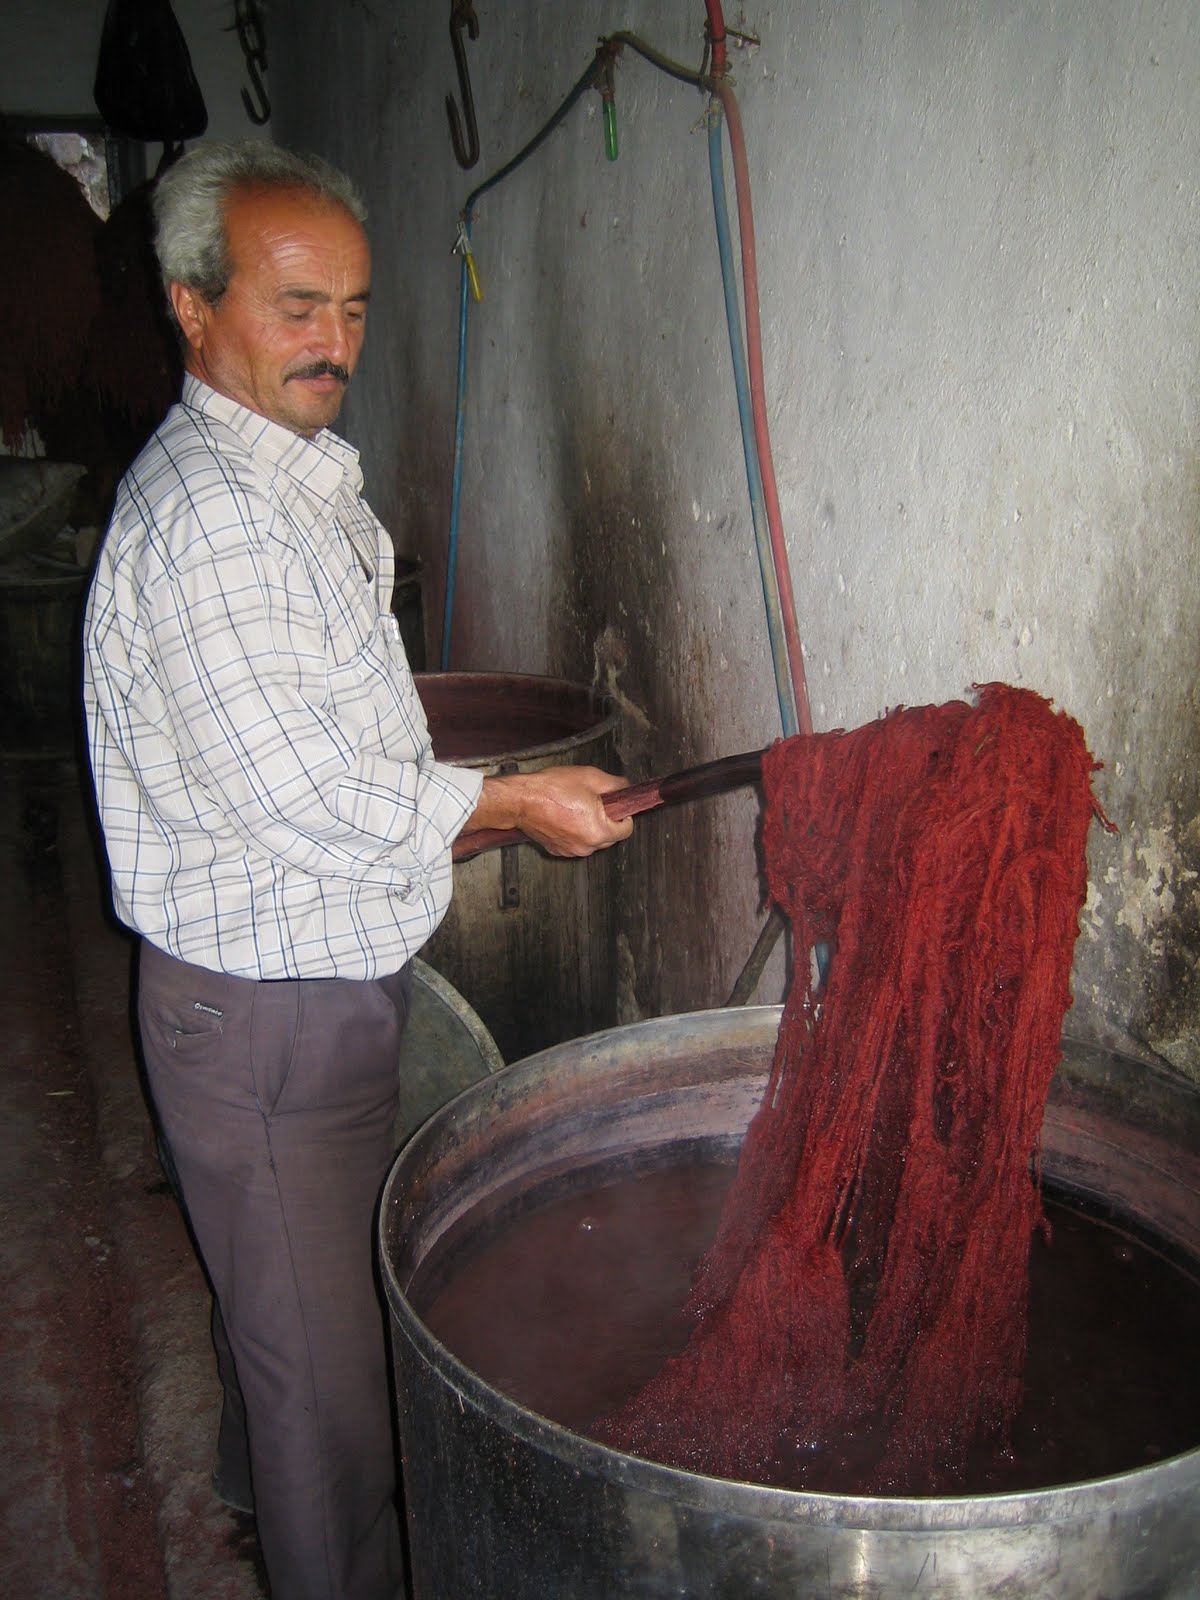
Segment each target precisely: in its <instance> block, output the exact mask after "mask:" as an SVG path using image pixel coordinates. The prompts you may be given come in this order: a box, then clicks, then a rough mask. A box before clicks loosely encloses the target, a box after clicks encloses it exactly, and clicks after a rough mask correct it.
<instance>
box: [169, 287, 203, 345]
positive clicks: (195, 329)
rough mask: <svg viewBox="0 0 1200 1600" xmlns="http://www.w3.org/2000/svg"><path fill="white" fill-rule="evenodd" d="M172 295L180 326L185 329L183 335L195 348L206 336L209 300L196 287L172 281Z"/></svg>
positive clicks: (172, 302)
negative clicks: (192, 287)
mask: <svg viewBox="0 0 1200 1600" xmlns="http://www.w3.org/2000/svg"><path fill="white" fill-rule="evenodd" d="M170 295H171V304H172V306H173V307H174V308H175V315H176V317H177V318H178V320H179V326H180V327H181V328H182V330H183V337H184V338H185V339H186V340H187V342H188V344H190V345H191V346H192V348H193V349H195V348H196V346H197V345H199V343H200V341H201V340H202V339H203V337H204V329H205V326H206V324H207V322H208V301H207V300H205V298H204V296H203V295H201V294H199V293H197V291H196V290H195V289H191V288H189V287H188V285H187V284H186V283H172V285H171V288H170Z"/></svg>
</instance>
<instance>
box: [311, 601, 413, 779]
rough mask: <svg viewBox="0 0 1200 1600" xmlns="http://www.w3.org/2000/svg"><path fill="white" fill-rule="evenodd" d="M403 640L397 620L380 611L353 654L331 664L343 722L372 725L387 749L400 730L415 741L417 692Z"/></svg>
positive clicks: (333, 702)
mask: <svg viewBox="0 0 1200 1600" xmlns="http://www.w3.org/2000/svg"><path fill="white" fill-rule="evenodd" d="M399 641H400V626H399V623H397V622H396V620H395V618H394V617H392V616H391V615H390V614H381V615H379V616H377V617H376V618H375V622H374V626H373V627H371V628H370V630H369V632H368V633H367V636H366V638H365V639H364V640H363V641H362V642H361V643H360V645H359V647H358V649H357V650H356V651H355V653H354V654H353V655H352V656H351V657H350V658H349V659H348V660H347V661H345V662H344V663H342V664H340V665H338V666H334V667H330V668H329V709H330V710H331V711H332V712H333V714H334V715H335V716H336V717H337V719H338V721H339V722H340V723H342V724H343V725H347V724H350V725H353V726H354V727H357V728H362V729H370V730H371V731H372V732H373V733H374V735H375V737H376V738H377V740H378V742H379V744H380V746H381V747H382V748H384V749H387V748H388V747H389V746H391V745H392V744H393V741H394V740H395V737H396V734H397V732H398V731H401V730H402V732H403V734H404V735H405V743H406V744H410V745H413V744H415V742H416V741H415V740H414V738H413V734H414V731H415V730H414V726H413V721H414V711H415V708H416V692H415V690H414V688H413V681H412V674H411V673H410V672H409V670H408V666H407V664H406V662H405V660H404V652H403V649H402V647H401V645H400V642H399Z"/></svg>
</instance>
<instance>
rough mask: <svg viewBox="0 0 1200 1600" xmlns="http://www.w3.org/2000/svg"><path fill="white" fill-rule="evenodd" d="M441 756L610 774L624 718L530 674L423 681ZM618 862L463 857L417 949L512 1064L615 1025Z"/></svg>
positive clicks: (479, 765) (486, 766) (517, 853)
mask: <svg viewBox="0 0 1200 1600" xmlns="http://www.w3.org/2000/svg"><path fill="white" fill-rule="evenodd" d="M416 683H417V692H418V693H419V695H420V697H421V702H422V704H423V706H424V708H425V714H426V717H427V719H428V722H429V732H430V737H431V739H432V741H433V748H434V753H435V754H436V755H437V756H438V757H439V758H440V759H442V760H444V761H451V762H454V763H455V764H456V765H459V766H464V767H472V768H474V769H475V770H477V771H479V772H482V773H483V774H484V775H485V776H495V775H496V774H498V773H504V772H534V771H536V770H537V769H538V768H539V767H546V766H557V765H564V764H583V765H590V766H599V767H604V768H606V769H611V768H612V767H613V766H614V762H615V733H616V726H617V713H616V712H615V711H614V709H613V707H612V704H611V702H610V701H609V700H608V699H607V698H606V697H605V696H603V695H601V694H599V693H598V692H597V691H596V690H594V689H590V688H588V687H587V686H586V685H584V684H578V683H570V682H567V681H565V680H563V679H559V678H541V677H537V676H534V675H531V674H526V673H515V672H510V673H491V672H431V673H418V674H417V678H416ZM612 874H613V859H612V853H611V852H610V851H600V852H598V853H597V854H596V855H594V856H591V857H589V858H588V859H587V860H585V861H561V860H554V859H552V858H551V857H549V856H546V855H543V854H542V852H541V851H539V850H535V849H533V848H532V847H531V846H529V845H512V846H509V847H508V848H506V849H504V850H499V851H496V852H495V853H494V854H491V855H487V856H479V857H477V858H476V859H475V860H473V861H464V862H460V863H459V864H458V865H457V866H456V867H455V869H454V896H453V899H452V901H451V904H450V910H449V912H448V913H447V915H446V918H445V920H444V922H443V923H442V925H441V926H440V927H439V928H438V930H437V932H436V933H435V934H434V936H433V938H432V939H431V940H430V942H429V944H428V945H427V946H426V948H425V950H424V951H423V954H424V956H425V958H426V959H427V960H428V962H429V964H430V965H431V966H432V967H434V968H436V970H437V971H438V972H441V973H442V974H444V976H445V977H446V978H448V979H449V981H450V982H451V983H452V984H453V985H454V987H455V988H456V989H458V990H459V992H460V993H461V994H462V995H464V996H465V998H466V999H467V1000H468V1001H469V1002H470V1004H471V1005H472V1006H474V1008H475V1010H476V1011H477V1012H478V1013H479V1015H480V1016H481V1017H482V1019H483V1021H484V1024H485V1025H486V1026H487V1028H488V1029H489V1031H490V1032H491V1033H492V1035H493V1037H494V1038H495V1040H496V1043H497V1045H498V1046H499V1048H500V1052H501V1054H502V1055H503V1056H504V1058H505V1059H506V1060H508V1061H514V1060H516V1059H518V1058H519V1057H521V1056H526V1055H530V1054H532V1052H534V1051H535V1050H541V1049H543V1048H544V1047H545V1046H547V1045H550V1044H557V1043H558V1042H559V1041H560V1040H563V1039H573V1038H577V1037H578V1036H580V1035H581V1034H585V1033H591V1032H593V1031H594V1030H595V1029H597V1028H604V1027H607V1026H609V1025H610V1024H611V1023H612V1022H614V1021H615V1020H616V960H615V957H614V953H613V923H612V900H613V878H612Z"/></svg>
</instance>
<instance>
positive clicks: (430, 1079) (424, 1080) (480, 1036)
mask: <svg viewBox="0 0 1200 1600" xmlns="http://www.w3.org/2000/svg"><path fill="white" fill-rule="evenodd" d="M503 1066H504V1059H503V1057H502V1056H501V1054H500V1051H499V1049H498V1048H497V1046H496V1041H495V1040H494V1039H493V1038H492V1036H491V1034H490V1033H489V1032H488V1031H487V1029H486V1028H485V1027H484V1025H483V1023H482V1022H481V1021H480V1019H479V1018H478V1016H476V1014H475V1012H474V1010H473V1009H472V1008H471V1007H470V1006H469V1005H468V1004H467V1003H466V1001H465V1000H464V999H463V997H462V995H460V994H459V992H458V990H457V989H455V988H454V987H453V985H452V984H449V983H447V982H446V980H445V978H443V977H442V975H441V974H440V973H438V972H435V971H434V970H433V968H432V967H430V966H427V965H426V963H425V962H424V961H414V962H413V963H412V990H411V993H410V995H409V1006H408V1023H407V1025H406V1026H405V1029H404V1032H403V1034H402V1035H401V1038H400V1056H399V1062H398V1067H399V1075H400V1107H399V1111H398V1114H397V1118H396V1143H397V1145H398V1146H399V1145H401V1144H403V1143H404V1141H405V1139H407V1138H408V1137H409V1135H410V1134H412V1133H414V1132H415V1131H416V1130H417V1129H418V1128H419V1127H420V1126H421V1124H422V1123H423V1122H424V1121H425V1120H426V1118H427V1117H431V1116H432V1115H433V1113H434V1112H435V1111H437V1110H439V1109H440V1108H441V1107H442V1106H444V1105H445V1104H446V1102H447V1100H453V1099H454V1097H455V1095H457V1094H461V1093H462V1091H463V1090H464V1089H468V1088H470V1086H471V1084H473V1083H478V1081H479V1079H480V1078H486V1077H487V1076H488V1074H489V1073H492V1072H499V1071H500V1069H501V1068H502V1067H503Z"/></svg>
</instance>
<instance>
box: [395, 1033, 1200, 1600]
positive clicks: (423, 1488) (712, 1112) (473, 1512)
mask: <svg viewBox="0 0 1200 1600" xmlns="http://www.w3.org/2000/svg"><path fill="white" fill-rule="evenodd" d="M778 1020H779V1011H778V1008H776V1007H756V1008H750V1009H744V1010H733V1011H711V1012H700V1013H696V1014H693V1015H689V1016H684V1017H671V1018H662V1019H659V1020H657V1021H652V1022H646V1023H639V1024H635V1025H633V1026H631V1027H627V1028H620V1029H613V1030H611V1031H609V1032H607V1033H602V1034H599V1035H597V1036H595V1037H593V1038H590V1039H583V1040H579V1041H576V1042H574V1043H571V1044H568V1045H564V1046H560V1047H558V1048H555V1049H551V1050H548V1051H545V1052H544V1053H543V1054H541V1055H539V1056H537V1057H535V1058H533V1059H531V1060H527V1061H522V1062H519V1063H518V1064H517V1065H516V1066H514V1067H510V1068H508V1069H507V1070H506V1071H504V1072H502V1073H500V1074H499V1075H497V1076H496V1077H493V1078H490V1079H488V1080H486V1081H484V1082H481V1083H479V1084H477V1085H476V1086H475V1087H474V1088H472V1089H469V1090H467V1091H466V1092H465V1093H464V1094H463V1095H461V1096H459V1097H458V1099H456V1100H454V1101H452V1102H451V1103H450V1104H449V1105H447V1106H446V1107H444V1108H443V1110H442V1111H441V1112H440V1113H438V1114H437V1115H436V1116H435V1117H433V1118H432V1119H431V1120H430V1121H429V1122H428V1123H427V1124H426V1125H425V1127H424V1128H423V1129H422V1130H421V1131H420V1132H419V1133H418V1134H417V1135H416V1136H415V1138H414V1139H413V1140H412V1141H411V1142H410V1144H409V1145H408V1147H407V1148H406V1149H405V1150H404V1151H403V1152H402V1153H401V1155H400V1157H399V1158H398V1160H397V1162H396V1165H395V1167H394V1169H393V1171H392V1174H391V1176H390V1178H389V1180H388V1184H387V1187H386V1189H385V1192H384V1201H383V1208H382V1212H381V1221H380V1229H381V1244H382V1256H383V1264H384V1276H385V1283H386V1289H387V1296H388V1301H389V1305H390V1309H391V1317H392V1339H393V1346H394V1350H395V1356H396V1373H397V1391H398V1394H399V1397H400V1398H399V1401H398V1406H399V1421H400V1434H401V1442H402V1447H403V1457H404V1489H405V1498H406V1503H407V1514H408V1524H409V1531H410V1542H411V1553H412V1569H413V1596H414V1600H444V1597H445V1596H448V1595H453V1596H454V1597H455V1600H511V1597H512V1596H514V1595H531V1596H532V1595H539V1596H542V1595H544V1596H554V1597H559V1596H563V1597H565V1596H570V1597H571V1600H618V1597H627V1596H628V1597H646V1600H651V1597H653V1600H666V1597H667V1596H680V1597H687V1600H749V1597H750V1596H760V1597H768V1600H783V1597H785V1596H786V1597H787V1600H808V1597H815V1596H820V1597H821V1600H900V1597H901V1596H903V1597H905V1600H911V1597H913V1596H916V1597H918V1600H1135V1597H1136V1600H1194V1597H1195V1596H1196V1595H1197V1594H1200V1450H1192V1451H1189V1452H1188V1453H1186V1454H1184V1455H1179V1456H1175V1457H1173V1458H1171V1459H1168V1460H1164V1461H1160V1462H1158V1463H1157V1464H1155V1465H1153V1466H1148V1467H1144V1468H1140V1469H1138V1470H1135V1471H1131V1472H1128V1473H1124V1474H1122V1475H1120V1476H1117V1477H1112V1478H1106V1479H1101V1480H1097V1481H1094V1482H1088V1483H1075V1484H1068V1485H1065V1486H1062V1487H1057V1488H1051V1489H1045V1490H1038V1491H1036V1492H1030V1493H1022V1494H1006V1495H995V1496H989V1495H979V1496H971V1497H963V1498H959V1499H949V1498H947V1499H882V1498H879V1499H870V1498H846V1497H840V1496H836V1495H819V1494H800V1493H792V1492H788V1491H785V1490H778V1489H765V1488H759V1487H755V1486H751V1485H748V1484H742V1483H730V1482H726V1481H723V1480H718V1479H712V1478H706V1477H701V1476H698V1475H695V1474H691V1473H686V1472H679V1471H676V1470H673V1469H671V1468H667V1467H661V1466H658V1465H655V1464H653V1463H649V1462H645V1461H641V1460H638V1459H635V1458H633V1457H630V1456H626V1455H623V1454H621V1453H619V1452H616V1451H612V1450H608V1449H606V1448H605V1447H603V1446H601V1445H598V1444H596V1443H594V1442H592V1441H591V1440H589V1439H585V1438H582V1437H580V1436H579V1435H577V1434H574V1433H571V1432H570V1431H568V1430H567V1429H565V1428H561V1427H558V1426H556V1425H554V1424H552V1423H550V1422H548V1421H546V1420H545V1419H543V1418H541V1417H539V1416H537V1415H535V1414H534V1413H533V1412H531V1411H528V1410H526V1409H524V1408H523V1407H521V1406H518V1405H516V1404H515V1403H514V1402H512V1401H511V1400H509V1399H508V1398H507V1397H505V1396H504V1395H502V1394H500V1393H499V1392H498V1391H497V1390H495V1389H493V1388H492V1387H490V1386H489V1385H488V1384H486V1383H484V1382H483V1381H482V1380H481V1379H480V1378H478V1377H477V1376H476V1375H475V1374H474V1373H473V1372H471V1371H470V1370H468V1369H467V1368H466V1367H464V1366H463V1365H462V1363H461V1362H459V1361H458V1360H457V1359H456V1358H455V1357H454V1356H453V1355H452V1354H451V1353H450V1352H449V1351H448V1350H446V1349H445V1348H443V1347H442V1346H441V1345H440V1344H439V1343H437V1341H435V1340H434V1339H433V1338H432V1336H431V1335H430V1334H429V1332H428V1330H427V1329H426V1328H425V1327H424V1325H423V1323H422V1322H421V1321H420V1319H419V1317H418V1316H417V1315H416V1314H415V1313H414V1311H413V1309H412V1307H411V1305H410V1304H409V1302H408V1300H407V1298H406V1290H407V1288H408V1286H409V1284H410V1282H411V1281H412V1278H413V1275H414V1273H415V1272H416V1271H417V1269H418V1268H419V1267H420V1265H421V1264H422V1262H423V1261H425V1259H426V1258H427V1257H428V1256H429V1254H430V1252H431V1251H432V1250H433V1249H434V1248H435V1247H436V1246H437V1244H438V1242H439V1240H441V1239H442V1238H443V1236H444V1235H445V1234H446V1232H447V1230H448V1229H450V1228H452V1227H454V1226H455V1225H456V1224H458V1223H461V1219H464V1218H466V1217H468V1215H469V1214H470V1213H471V1212H472V1211H473V1210H474V1209H475V1208H477V1207H478V1208H480V1209H481V1212H482V1213H484V1214H487V1213H493V1212H495V1210H496V1209H497V1208H498V1207H499V1206H501V1205H507V1204H508V1203H509V1202H511V1201H512V1200H514V1198H516V1197H519V1196H520V1195H521V1194H522V1193H524V1192H527V1191H529V1190H531V1189H534V1188H539V1187H541V1186H542V1185H543V1184H544V1183H545V1182H546V1181H547V1180H549V1179H552V1178H553V1177H554V1176H555V1175H557V1174H562V1173H567V1172H572V1171H575V1170H578V1169H580V1168H584V1167H587V1166H589V1165H596V1166H599V1167H602V1168H603V1167H611V1166H612V1164H613V1163H614V1162H617V1161H620V1160H621V1159H636V1158H637V1156H638V1154H639V1152H640V1153H649V1152H653V1151H656V1150H663V1149H665V1148H667V1147H670V1146H678V1147H679V1148H680V1149H683V1148H685V1147H687V1148H691V1149H694V1150H697V1151H699V1150H704V1149H705V1148H712V1147H726V1148H727V1147H730V1146H736V1145H737V1144H738V1143H740V1140H741V1137H742V1135H743V1133H744V1130H745V1127H746V1124H747V1122H748V1121H749V1118H750V1115H751V1113H752V1111H753V1109H754V1107H755V1106H756V1105H757V1103H758V1099H759V1097H760V1095H761V1091H762V1085H763V1081H764V1076H765V1073H766V1069H767V1066H768V1064H769V1061H770V1056H771V1052H772V1048H773V1045H774V1040H775V1034H776V1030H777V1027H778ZM1198 1152H1200V1095H1197V1093H1196V1092H1195V1090H1194V1089H1192V1088H1191V1087H1190V1086H1188V1085H1186V1084H1184V1083H1183V1082H1181V1081H1179V1080H1176V1079H1174V1078H1170V1077H1167V1076H1165V1075H1161V1074H1159V1073H1157V1072H1155V1071H1154V1070H1153V1069H1151V1068H1147V1067H1145V1066H1143V1065H1141V1064H1140V1063H1134V1062H1129V1061H1126V1060H1124V1059H1123V1058H1120V1057H1116V1056H1113V1055H1110V1054H1108V1053H1106V1052H1102V1051H1097V1050H1094V1049H1091V1048H1089V1047H1085V1046H1081V1045H1074V1044H1069V1045H1068V1046H1067V1048H1066V1059H1065V1061H1064V1063H1063V1066H1062V1068H1061V1069H1060V1072H1059V1074H1058V1077H1057V1079H1056V1082H1055V1085H1054V1089H1053V1091H1052V1095H1051V1099H1050V1104H1049V1108H1048V1112H1047V1117H1046V1122H1045V1130H1044V1171H1045V1174H1046V1177H1047V1179H1048V1180H1049V1181H1052V1182H1053V1183H1054V1184H1055V1185H1056V1186H1057V1187H1060V1188H1063V1189H1067V1190H1075V1191H1078V1192H1081V1193H1084V1194H1091V1195H1102V1196H1104V1197H1105V1198H1106V1200H1107V1201H1109V1202H1110V1203H1111V1204H1112V1205H1113V1206H1115V1208H1116V1209H1117V1210H1118V1211H1120V1212H1122V1213H1124V1215H1125V1216H1126V1217H1127V1218H1128V1219H1130V1221H1131V1222H1133V1223H1134V1224H1135V1225H1140V1226H1143V1227H1145V1228H1147V1229H1148V1230H1149V1231H1151V1232H1152V1233H1153V1234H1155V1235H1157V1236H1158V1237H1159V1238H1160V1239H1161V1240H1163V1241H1164V1243H1165V1246H1166V1247H1167V1248H1168V1249H1169V1250H1170V1251H1173V1252H1174V1251H1177V1252H1179V1253H1180V1254H1182V1255H1183V1256H1185V1257H1187V1258H1190V1259H1192V1260H1195V1259H1200V1157H1198ZM463 1226H467V1227H469V1226H470V1224H463Z"/></svg>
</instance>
